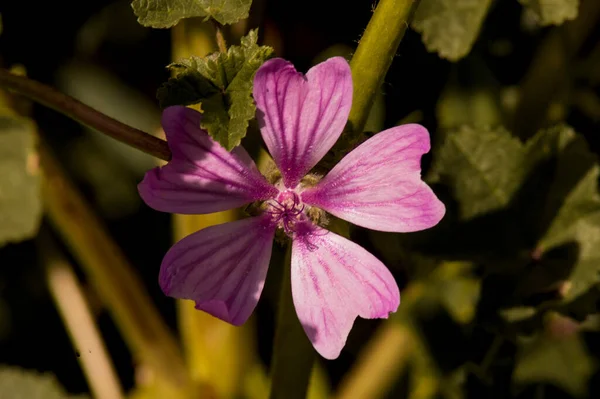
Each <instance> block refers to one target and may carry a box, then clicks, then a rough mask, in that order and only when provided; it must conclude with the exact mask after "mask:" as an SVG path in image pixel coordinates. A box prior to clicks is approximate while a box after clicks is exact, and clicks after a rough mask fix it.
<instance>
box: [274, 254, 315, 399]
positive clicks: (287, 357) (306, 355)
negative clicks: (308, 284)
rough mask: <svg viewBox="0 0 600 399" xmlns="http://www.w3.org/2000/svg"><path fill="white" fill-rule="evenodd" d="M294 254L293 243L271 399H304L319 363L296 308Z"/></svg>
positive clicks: (284, 286)
mask: <svg viewBox="0 0 600 399" xmlns="http://www.w3.org/2000/svg"><path fill="white" fill-rule="evenodd" d="M291 253H292V249H291V244H290V246H289V247H288V249H287V252H286V256H285V261H284V272H283V280H282V281H281V295H280V297H279V315H278V317H277V330H276V332H275V343H274V345H273V360H272V362H271V367H272V372H271V376H272V383H271V395H270V398H271V399H284V398H285V399H304V398H305V397H306V392H307V390H308V382H309V379H310V374H311V370H312V366H313V363H314V360H315V351H314V349H313V348H312V345H311V344H310V342H309V340H308V337H307V336H306V334H305V333H304V329H303V328H302V325H301V324H300V321H299V320H298V317H297V316H296V310H295V309H294V302H293V300H292V279H291V267H290V266H291V265H290V264H291V258H292V257H291Z"/></svg>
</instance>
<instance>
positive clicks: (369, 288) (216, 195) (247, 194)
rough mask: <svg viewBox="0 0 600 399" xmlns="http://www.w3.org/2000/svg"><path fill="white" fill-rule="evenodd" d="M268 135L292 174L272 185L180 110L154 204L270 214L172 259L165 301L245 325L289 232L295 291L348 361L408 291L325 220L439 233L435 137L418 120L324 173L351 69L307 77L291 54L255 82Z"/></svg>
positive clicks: (338, 61) (188, 241)
mask: <svg viewBox="0 0 600 399" xmlns="http://www.w3.org/2000/svg"><path fill="white" fill-rule="evenodd" d="M253 95H254V99H255V101H256V104H257V108H258V115H257V117H258V121H259V124H260V126H261V134H262V137H263V139H264V141H265V143H266V145H267V148H268V149H269V152H270V153H271V156H272V157H273V160H274V161H275V164H276V165H277V167H278V169H279V172H280V175H278V176H280V178H276V179H271V182H270V181H268V180H267V179H266V178H265V177H264V176H262V175H261V174H260V172H259V171H258V169H257V167H256V165H255V164H254V161H253V160H252V159H251V158H250V156H249V155H248V153H247V152H246V151H245V150H244V149H243V148H242V147H236V148H235V149H234V150H233V151H232V152H227V151H226V150H225V149H224V148H222V147H221V146H220V145H219V144H218V143H216V142H215V141H213V140H212V139H211V138H210V137H209V136H208V134H207V133H206V132H205V131H203V130H202V129H200V127H199V126H200V118H201V114H200V113H199V112H196V111H194V110H192V109H189V108H185V107H180V106H174V107H169V108H167V109H165V110H164V113H163V118H162V123H163V127H164V130H165V133H166V136H167V141H168V143H169V147H170V148H171V152H172V160H171V161H170V162H169V163H168V164H167V165H166V166H164V167H160V168H155V169H153V170H151V171H149V172H148V173H147V174H146V176H145V178H144V180H143V181H142V182H141V183H140V184H139V192H140V195H141V197H142V199H143V200H144V201H145V202H146V203H147V204H148V205H149V206H150V207H152V208H154V209H156V210H159V211H164V212H172V213H182V214H206V213H212V212H217V211H223V210H227V209H232V208H237V207H241V206H244V205H247V204H254V205H253V206H254V207H255V209H256V211H257V212H256V213H258V215H257V216H253V217H249V218H246V219H243V220H238V221H235V222H230V223H224V224H221V225H217V226H212V227H208V228H206V229H203V230H200V231H198V232H196V233H194V234H192V235H190V236H188V237H186V238H184V239H183V240H181V241H179V242H178V243H176V244H175V245H174V246H173V247H172V248H171V249H170V250H169V251H168V253H167V254H166V255H165V258H164V259H163V262H162V264H161V269H160V276H159V283H160V286H161V288H162V289H163V291H164V292H165V294H167V295H169V296H172V297H175V298H182V299H191V300H193V301H195V303H196V308H197V309H200V310H203V311H205V312H208V313H210V314H211V315H213V316H215V317H218V318H220V319H222V320H224V321H226V322H228V323H231V324H234V325H240V324H243V323H244V322H245V321H246V320H247V319H248V317H250V314H251V313H252V311H253V310H254V308H255V307H256V304H257V302H258V299H259V297H260V294H261V292H262V289H263V285H264V281H265V278H266V275H267V268H268V265H269V260H270V258H271V249H272V243H273V239H274V237H275V234H276V232H277V231H279V232H281V234H285V235H287V236H288V237H290V238H291V240H292V262H291V268H292V269H291V278H292V296H293V301H294V306H295V308H296V313H297V315H298V318H299V320H300V322H301V323H302V326H303V327H304V330H305V332H306V333H307V335H308V337H309V339H310V341H311V342H312V344H313V346H314V347H315V349H316V350H317V351H318V352H319V353H320V354H321V355H322V356H323V357H325V358H327V359H334V358H336V357H338V356H339V354H340V351H341V350H342V348H343V346H344V344H345V342H346V338H347V336H348V333H349V332H350V329H351V328H352V324H353V323H354V320H355V319H356V317H357V316H360V317H363V318H387V317H388V315H389V313H390V312H395V311H396V310H397V308H398V306H399V304H400V293H399V290H398V286H397V284H396V282H395V280H394V278H393V276H392V274H391V273H390V272H389V271H388V269H387V268H386V267H385V265H383V263H381V262H380V261H379V260H378V259H377V258H376V257H375V256H373V255H371V254H370V253H369V252H367V251H366V250H364V249H363V248H362V247H360V246H359V245H357V244H355V243H354V242H352V241H350V240H348V239H346V238H344V237H341V236H339V235H337V234H335V233H332V232H330V231H328V230H326V229H324V228H323V226H322V225H324V223H322V221H323V220H325V219H326V213H329V214H331V215H334V216H336V217H339V218H341V219H344V220H347V221H348V222H350V223H354V224H356V225H358V226H362V227H366V228H369V229H373V230H380V231H389V232H412V231H417V230H423V229H427V228H430V227H432V226H434V225H436V224H437V223H438V222H439V221H440V220H441V218H442V217H443V215H444V212H445V208H444V205H443V204H442V203H441V202H440V201H439V200H438V199H437V198H436V196H435V194H434V193H433V192H432V190H431V189H430V188H429V187H428V186H427V185H426V184H425V183H424V182H423V181H422V180H421V166H420V160H421V156H422V155H423V154H425V153H427V152H428V151H429V149H430V143H429V133H428V132H427V130H426V129H425V128H423V127H422V126H420V125H416V124H409V125H403V126H397V127H394V128H391V129H388V130H386V131H384V132H381V133H379V134H377V135H375V136H374V137H372V138H370V139H369V140H367V141H365V142H364V143H362V144H361V145H360V146H358V147H357V148H356V149H354V150H353V151H352V152H350V153H349V154H347V155H346V156H345V157H344V158H343V159H342V160H341V161H340V162H339V163H338V164H337V165H336V166H335V167H334V168H333V169H332V170H331V171H330V172H329V173H328V174H327V175H326V176H325V177H323V178H322V179H320V178H319V177H318V176H315V175H313V174H310V173H309V172H310V171H311V169H312V168H313V167H314V166H315V165H316V164H317V163H318V162H319V161H320V160H321V158H323V156H324V155H325V154H326V153H327V152H328V151H329V149H331V147H332V146H333V144H334V143H335V142H336V141H337V139H338V138H339V137H340V135H341V133H342V130H343V128H344V125H345V124H346V121H347V119H348V114H349V112H350V107H351V105H352V77H351V74H350V68H349V66H348V63H347V62H346V61H345V60H344V59H343V58H340V57H335V58H331V59H329V60H327V61H325V62H323V63H321V64H319V65H317V66H315V67H314V68H312V69H310V70H309V71H308V73H307V74H306V75H302V74H300V73H298V72H297V71H296V70H295V69H294V67H293V65H292V64H290V63H289V62H287V61H285V60H283V59H272V60H270V61H268V62H266V63H265V64H264V65H263V66H262V67H261V68H260V69H259V70H258V72H257V73H256V77H255V78H254V93H253Z"/></svg>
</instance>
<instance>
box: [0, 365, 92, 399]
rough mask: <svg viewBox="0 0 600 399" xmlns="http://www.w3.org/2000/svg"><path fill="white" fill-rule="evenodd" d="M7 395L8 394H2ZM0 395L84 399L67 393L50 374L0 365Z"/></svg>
mask: <svg viewBox="0 0 600 399" xmlns="http://www.w3.org/2000/svg"><path fill="white" fill-rule="evenodd" d="M4 395H8V396H4ZM0 397H3V398H4V397H6V398H9V397H10V399H84V398H87V396H83V395H77V396H72V395H68V394H67V393H66V392H65V390H64V389H63V388H62V387H61V386H60V385H59V384H58V382H57V381H56V378H55V377H54V376H53V375H51V374H41V373H38V372H36V371H29V370H24V369H20V368H17V367H7V366H1V367H0Z"/></svg>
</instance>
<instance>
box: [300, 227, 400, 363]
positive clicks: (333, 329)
mask: <svg viewBox="0 0 600 399" xmlns="http://www.w3.org/2000/svg"><path fill="white" fill-rule="evenodd" d="M292 296H293V298H294V306H295V307H296V313H297V314H298V318H299V319H300V322H301V323H302V326H303V327H304V331H305V332H306V335H308V338H309V339H310V341H311V342H312V344H313V346H314V347H315V349H316V350H317V352H319V353H320V354H321V356H323V357H324V358H326V359H335V358H337V357H338V356H339V354H340V352H341V350H342V348H343V347H344V345H345V343H346V338H347V337H348V333H349V332H350V329H351V328H352V324H353V323H354V319H355V318H356V317H357V316H360V317H363V318H367V319H373V318H387V317H388V314H389V313H390V312H395V311H396V309H398V305H399V304H400V291H399V290H398V285H397V284H396V281H395V280H394V277H393V276H392V274H391V273H390V272H389V270H388V269H387V268H386V267H385V266H384V265H383V263H381V262H380V261H379V260H378V259H377V258H376V257H375V256H373V255H371V254H370V253H369V252H367V251H366V250H365V249H363V248H362V247H360V246H359V245H357V244H355V243H353V242H352V241H349V240H347V239H345V238H343V237H341V236H339V235H337V234H334V233H332V232H330V231H327V230H324V229H322V228H320V227H317V226H314V225H308V224H307V225H306V228H305V231H303V232H300V231H299V232H298V233H297V235H296V236H295V237H294V241H293V247H292Z"/></svg>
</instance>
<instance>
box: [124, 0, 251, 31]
mask: <svg viewBox="0 0 600 399" xmlns="http://www.w3.org/2000/svg"><path fill="white" fill-rule="evenodd" d="M251 4H252V0H216V1H215V0H134V1H133V3H131V7H132V8H133V12H134V13H135V15H136V16H137V17H138V22H139V23H140V24H142V25H144V26H150V27H152V28H170V27H171V26H173V25H175V24H177V22H179V20H180V19H182V18H192V17H205V18H213V19H214V20H216V21H217V22H219V23H221V24H233V23H236V22H238V21H239V20H240V19H244V18H248V12H249V11H250V5H251Z"/></svg>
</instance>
